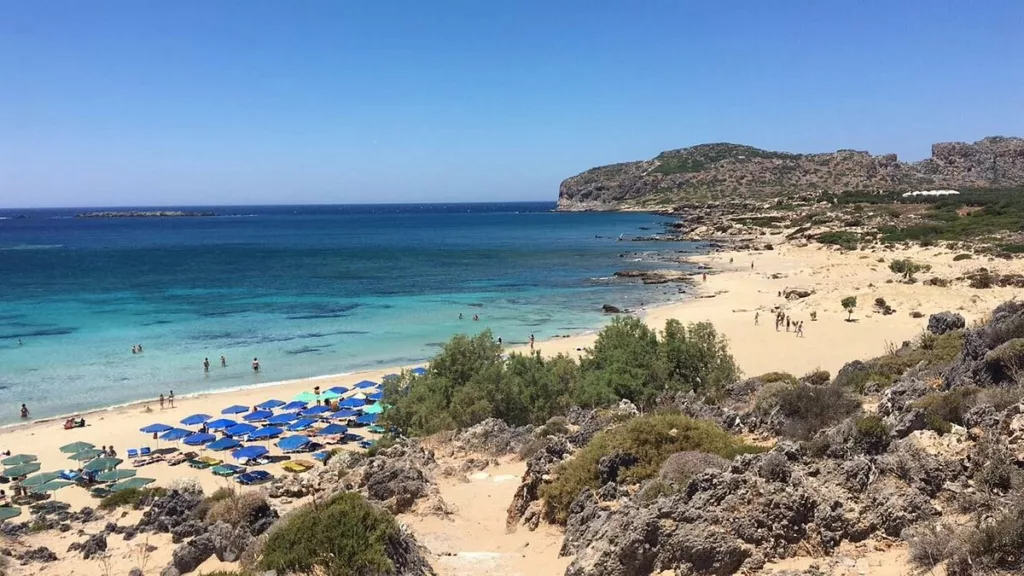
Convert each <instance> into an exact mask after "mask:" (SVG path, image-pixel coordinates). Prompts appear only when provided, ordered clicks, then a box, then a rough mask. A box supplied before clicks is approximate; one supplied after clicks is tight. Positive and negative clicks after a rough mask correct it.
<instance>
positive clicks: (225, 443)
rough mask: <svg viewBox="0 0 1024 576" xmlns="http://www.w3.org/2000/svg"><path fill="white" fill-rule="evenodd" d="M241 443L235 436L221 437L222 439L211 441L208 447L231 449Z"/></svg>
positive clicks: (211, 448) (210, 448)
mask: <svg viewBox="0 0 1024 576" xmlns="http://www.w3.org/2000/svg"><path fill="white" fill-rule="evenodd" d="M240 445H241V443H240V442H239V441H238V440H235V439H234V438H221V439H220V440H215V441H213V442H210V443H209V444H208V445H207V446H206V448H207V449H209V450H214V451H220V450H231V449H232V448H237V447H238V446H240Z"/></svg>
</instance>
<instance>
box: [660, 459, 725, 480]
mask: <svg viewBox="0 0 1024 576" xmlns="http://www.w3.org/2000/svg"><path fill="white" fill-rule="evenodd" d="M708 468H713V469H715V470H725V469H727V468H729V461H728V460H726V459H725V458H722V457H721V456H718V455H716V454H708V453H706V452H694V451H692V450H688V451H685V452H676V453H675V454H673V455H671V456H669V457H668V458H666V459H665V462H663V463H662V464H661V469H660V470H658V478H659V479H660V480H662V481H664V482H671V483H673V484H676V485H677V486H685V485H686V483H687V482H689V481H690V478H693V477H694V476H696V475H697V474H700V473H701V472H703V471H705V470H707V469H708Z"/></svg>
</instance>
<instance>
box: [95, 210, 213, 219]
mask: <svg viewBox="0 0 1024 576" xmlns="http://www.w3.org/2000/svg"><path fill="white" fill-rule="evenodd" d="M216 215H217V214H215V213H213V212H184V211H181V210H155V211H149V210H147V211H135V210H131V211H127V212H82V213H81V214H75V218H202V217H207V216H216Z"/></svg>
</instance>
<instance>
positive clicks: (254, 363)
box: [203, 355, 260, 372]
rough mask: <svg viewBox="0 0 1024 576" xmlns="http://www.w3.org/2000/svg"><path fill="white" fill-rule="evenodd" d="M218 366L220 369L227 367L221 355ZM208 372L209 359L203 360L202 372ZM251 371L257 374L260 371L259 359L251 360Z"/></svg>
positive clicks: (226, 361)
mask: <svg viewBox="0 0 1024 576" xmlns="http://www.w3.org/2000/svg"><path fill="white" fill-rule="evenodd" d="M220 366H221V368H227V367H228V359H227V358H226V357H225V356H224V355H221V357H220ZM209 371H210V359H209V358H203V372H209ZM252 371H253V372H259V371H260V359H259V358H253V359H252Z"/></svg>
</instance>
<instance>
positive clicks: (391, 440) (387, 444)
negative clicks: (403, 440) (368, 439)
mask: <svg viewBox="0 0 1024 576" xmlns="http://www.w3.org/2000/svg"><path fill="white" fill-rule="evenodd" d="M395 444H398V439H397V438H395V437H394V436H392V435H390V434H385V435H384V436H381V437H380V438H378V439H377V440H376V441H375V442H374V443H373V446H370V448H369V449H368V450H367V451H366V455H367V457H369V458H373V457H374V456H376V455H378V454H380V453H381V451H382V450H387V449H388V448H391V447H392V446H394V445H395Z"/></svg>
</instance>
